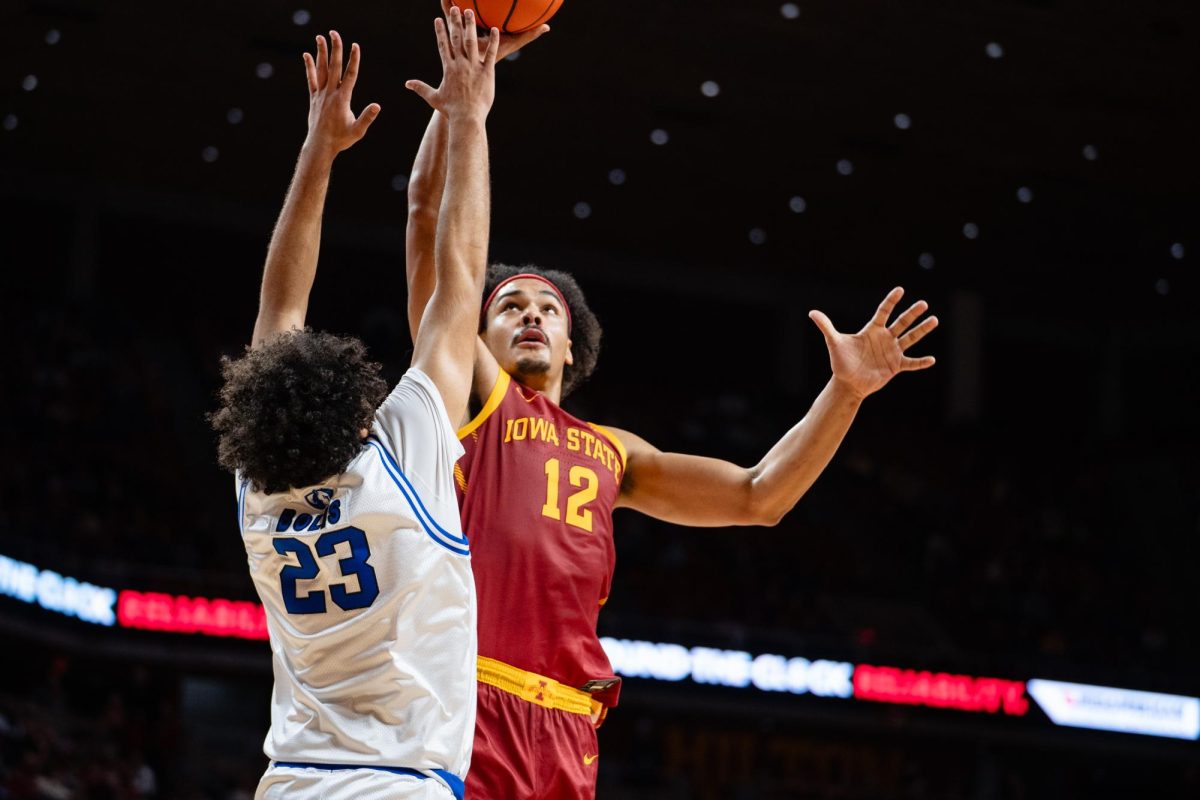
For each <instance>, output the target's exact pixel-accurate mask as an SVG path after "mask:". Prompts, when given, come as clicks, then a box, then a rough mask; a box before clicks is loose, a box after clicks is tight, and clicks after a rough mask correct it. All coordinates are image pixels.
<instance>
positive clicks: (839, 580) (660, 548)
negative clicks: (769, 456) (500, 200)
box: [0, 307, 1200, 690]
mask: <svg viewBox="0 0 1200 800" xmlns="http://www.w3.org/2000/svg"><path fill="white" fill-rule="evenodd" d="M21 313H23V316H22V317H20V318H18V321H19V324H20V325H21V327H22V328H23V329H24V330H25V331H27V334H28V338H27V339H26V341H27V342H28V344H27V345H26V346H22V347H18V348H16V349H15V352H13V353H11V354H10V359H15V360H16V361H17V364H16V370H17V373H18V374H22V375H27V376H29V380H28V381H27V382H25V383H23V384H21V385H20V386H19V388H18V390H17V391H6V392H4V393H2V394H0V412H2V413H3V414H4V415H5V417H6V418H7V419H10V420H19V421H20V424H17V425H12V426H8V428H7V429H6V430H5V431H4V436H5V438H6V439H8V440H9V441H8V442H7V443H6V451H7V452H10V453H16V454H18V457H17V458H6V459H3V460H2V461H0V470H2V472H0V483H2V485H3V486H4V492H5V494H6V495H7V496H8V500H7V502H6V503H5V510H6V513H5V514H4V515H3V516H2V517H0V533H2V540H3V542H4V543H5V544H4V551H5V554H7V555H12V556H15V557H18V558H25V559H26V560H29V561H32V562H34V563H38V564H39V565H40V566H45V567H51V568H54V569H57V570H60V571H63V572H66V573H68V574H74V575H77V576H79V577H81V578H85V579H93V580H96V579H109V580H113V581H119V580H124V581H125V583H124V584H123V585H125V586H128V587H130V588H139V589H150V590H166V591H172V590H175V591H181V592H186V591H198V589H197V588H196V587H197V586H206V587H208V593H209V594H224V595H225V596H229V595H235V596H238V597H250V596H252V594H251V588H250V584H249V581H248V580H247V579H246V577H245V567H244V555H243V552H242V548H241V545H240V543H239V542H238V540H237V538H236V534H235V532H234V531H235V527H234V526H235V519H234V516H235V515H234V502H233V491H232V480H231V479H230V478H229V476H227V475H225V474H224V473H222V472H221V471H220V470H219V468H218V467H217V466H216V464H215V459H214V456H213V449H214V442H213V437H212V435H211V433H210V432H209V431H208V430H207V426H206V423H205V421H204V414H205V412H207V411H210V410H211V409H212V404H213V402H214V401H213V393H214V392H215V390H216V387H217V383H218V380H219V375H218V359H219V355H220V353H221V352H222V351H223V350H224V351H225V352H236V346H230V344H229V340H230V336H229V333H228V332H227V331H214V330H212V329H210V328H207V327H204V326H193V327H191V328H187V327H186V326H185V327H184V328H183V330H181V331H176V332H175V334H182V335H172V336H170V337H149V338H148V337H145V336H143V335H141V334H140V333H139V331H138V330H137V329H136V328H135V327H132V326H130V325H122V324H106V322H105V319H104V318H101V316H98V315H100V312H99V311H98V310H97V309H96V308H95V307H92V308H90V309H89V308H85V309H82V310H79V311H71V312H67V311H62V310H50V309H46V308H42V309H31V310H27V311H24V312H21ZM382 327H383V329H385V330H391V328H390V327H389V326H382ZM368 344H369V345H370V344H371V342H370V341H368ZM402 369H403V364H402V363H392V362H389V363H388V364H387V371H388V372H389V373H390V374H391V375H392V376H395V375H397V374H399V372H400V371H401V370H402ZM608 372H609V373H613V372H616V370H615V369H614V368H612V367H609V368H608ZM814 393H815V392H814ZM654 394H655V402H654V403H653V404H652V405H651V404H631V403H628V402H627V396H626V394H625V387H624V386H622V385H618V384H616V383H614V379H613V378H606V376H605V367H604V365H603V364H602V369H601V372H600V374H599V375H598V376H597V377H596V378H595V379H593V381H592V382H591V384H589V385H587V386H586V387H585V389H584V390H583V391H581V392H580V396H579V397H578V398H576V399H575V401H574V408H575V410H576V411H577V412H578V413H580V414H581V415H584V416H587V417H589V418H593V419H597V420H601V421H604V422H608V423H612V424H616V425H618V426H621V427H627V428H630V429H632V430H635V431H638V432H639V433H642V434H643V435H646V436H647V437H648V438H651V440H652V441H654V443H655V444H657V445H658V446H660V447H663V448H670V449H677V450H681V451H684V452H696V453H701V454H706V455H714V456H719V457H725V458H729V459H731V460H734V461H737V462H738V463H743V464H751V463H754V462H755V461H757V459H758V458H759V457H761V455H762V454H763V453H764V452H765V451H766V450H767V449H768V448H769V447H770V446H771V445H772V444H773V442H774V441H775V440H776V438H777V437H778V436H780V435H781V434H782V433H783V432H784V431H786V430H787V428H788V427H790V425H791V424H793V423H794V422H795V420H796V419H797V418H798V417H799V415H800V414H801V413H802V411H803V408H804V407H806V405H807V402H808V401H807V400H806V399H805V398H803V397H801V398H789V397H784V396H782V395H773V394H758V395H754V396H752V395H751V394H750V392H749V391H739V390H737V389H736V388H731V387H729V386H714V387H712V390H711V391H707V390H705V388H704V387H703V386H701V387H691V386H676V385H673V384H670V383H664V384H663V385H659V386H656V387H654ZM875 402H876V401H875V399H874V398H872V399H871V400H869V401H868V405H867V407H866V408H864V411H863V412H862V414H861V415H860V418H859V420H858V421H857V422H856V425H855V427H854V428H853V429H852V431H851V433H850V435H849V437H848V438H847V440H846V442H845V444H844V445H843V447H842V450H841V451H840V452H839V454H838V456H837V457H836V459H835V460H834V462H833V464H832V465H831V466H830V468H829V469H828V471H827V473H826V474H825V475H824V476H823V477H822V478H821V479H820V480H819V481H818V483H817V484H816V485H815V487H814V488H813V489H812V490H811V491H810V492H809V494H808V495H807V496H806V497H805V498H804V499H803V500H802V501H801V503H800V504H799V505H798V507H797V508H796V509H795V510H794V511H793V512H792V513H790V514H789V515H788V516H787V517H785V518H784V520H783V521H782V522H781V524H780V525H779V526H778V527H777V528H774V529H758V528H745V529H717V530H695V529H681V528H677V527H674V526H670V525H666V524H663V523H659V522H657V521H655V520H651V519H648V518H646V517H643V516H640V515H638V514H635V513H631V512H618V514H617V521H616V538H617V552H618V559H617V571H616V575H615V578H614V582H613V588H612V593H611V597H612V599H611V601H610V603H609V604H608V605H607V606H606V609H605V612H604V614H603V615H602V621H601V627H602V631H603V632H604V633H606V634H609V635H616V636H638V637H646V638H659V639H660V640H661V639H664V638H670V637H671V636H674V637H675V640H676V641H681V642H684V643H705V644H714V645H739V644H742V645H747V646H749V645H751V644H753V643H755V642H760V643H762V645H763V646H766V645H775V646H780V647H787V646H795V647H805V648H806V651H805V654H811V653H812V648H813V647H819V648H822V649H823V650H824V651H826V652H828V653H829V654H831V655H836V654H838V653H846V652H849V651H853V652H854V653H857V654H859V655H863V654H866V655H867V656H870V655H871V654H873V653H874V654H885V655H890V656H891V657H893V658H898V657H908V658H910V659H911V660H910V661H909V662H908V663H910V664H911V665H913V666H925V665H930V664H931V665H935V666H944V667H947V668H952V667H955V666H957V667H958V668H960V669H962V668H971V669H975V670H976V671H977V672H980V673H982V672H987V671H992V672H995V673H998V674H1007V675H1012V676H1014V677H1021V676H1023V675H1024V674H1026V673H1027V672H1028V670H1029V669H1030V668H1031V666H1030V665H1033V664H1036V665H1038V668H1039V669H1041V670H1043V671H1044V670H1045V669H1046V668H1047V665H1049V669H1050V670H1051V671H1053V670H1054V668H1055V665H1058V666H1060V667H1061V669H1059V672H1060V673H1065V674H1069V675H1074V676H1076V677H1078V678H1080V679H1087V678H1089V677H1091V676H1092V674H1093V673H1094V674H1095V675H1096V676H1098V677H1106V678H1107V679H1108V680H1110V681H1123V683H1118V685H1130V684H1133V685H1137V686H1141V687H1142V688H1150V689H1153V688H1158V687H1159V684H1172V683H1173V685H1174V686H1175V688H1176V689H1178V690H1187V689H1189V687H1190V688H1192V689H1197V688H1200V686H1198V685H1197V683H1196V679H1195V678H1194V677H1193V676H1194V672H1195V671H1194V669H1193V668H1192V667H1193V665H1194V664H1195V663H1196V660H1197V656H1198V655H1200V639H1198V637H1197V635H1196V633H1195V626H1194V624H1193V619H1192V617H1193V614H1192V612H1193V611H1194V609H1191V608H1189V607H1188V605H1187V604H1186V603H1181V602H1179V592H1180V591H1181V588H1182V587H1186V586H1188V585H1189V581H1190V578H1189V575H1190V574H1191V570H1192V569H1193V568H1194V567H1195V566H1196V565H1197V563H1200V560H1198V559H1197V550H1198V548H1197V544H1196V542H1197V537H1196V534H1197V533H1198V532H1200V500H1198V498H1197V494H1196V492H1195V491H1192V490H1189V489H1188V487H1195V486H1196V485H1198V484H1200V469H1198V468H1197V466H1196V464H1195V462H1194V460H1192V461H1189V460H1187V458H1186V456H1185V454H1184V452H1183V451H1184V449H1185V448H1186V443H1184V442H1179V443H1177V444H1176V445H1174V446H1172V445H1170V444H1167V445H1164V444H1163V443H1161V442H1140V441H1138V440H1137V439H1136V438H1134V437H1127V438H1125V439H1110V440H1106V441H1099V442H1097V441H1093V442H1090V443H1089V442H1081V443H1079V444H1078V445H1077V446H1076V445H1072V446H1071V447H1069V448H1066V449H1064V448H1063V447H1061V446H1060V447H1057V448H1056V447H1042V448H1037V449H1026V447H1027V446H1026V445H1021V444H1020V443H1019V442H1018V443H1017V444H1014V440H1013V433H1012V430H1011V428H999V427H998V428H995V429H990V428H989V427H987V426H985V425H975V426H969V427H961V426H960V427H958V428H949V427H947V426H946V425H945V424H944V423H941V422H940V421H938V420H937V417H936V415H926V416H925V417H917V418H914V419H908V420H906V421H905V423H904V424H901V425H897V424H896V423H895V420H894V419H892V418H891V417H890V414H891V413H892V411H893V410H894V409H892V408H891V407H888V406H886V405H885V406H883V407H882V408H880V409H875V408H873V407H872V406H871V404H872V403H875ZM568 407H572V403H570V402H569V403H568ZM668 410H669V413H668ZM1028 447H1030V448H1032V443H1030V445H1028ZM18 498H19V499H20V500H19V501H18V500H17V499H18ZM110 585H112V584H110ZM697 636H702V637H703V638H705V639H706V641H704V642H696V641H695V640H696V638H697ZM776 643H777V645H776ZM1179 681H1182V682H1183V683H1182V684H1181V683H1179Z"/></svg>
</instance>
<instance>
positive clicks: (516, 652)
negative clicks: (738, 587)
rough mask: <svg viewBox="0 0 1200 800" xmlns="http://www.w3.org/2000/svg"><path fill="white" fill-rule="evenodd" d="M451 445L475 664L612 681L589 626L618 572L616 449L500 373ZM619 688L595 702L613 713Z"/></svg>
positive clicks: (620, 453) (620, 459)
mask: <svg viewBox="0 0 1200 800" xmlns="http://www.w3.org/2000/svg"><path fill="white" fill-rule="evenodd" d="M458 436H459V439H460V441H461V442H462V445H463V449H464V450H465V451H466V454H465V455H464V456H463V457H462V458H461V459H460V460H459V462H458V465H457V466H456V467H455V470H454V473H455V484H456V485H457V489H458V501H459V507H460V509H461V511H462V522H463V530H467V531H470V532H471V534H470V535H471V562H472V569H473V571H474V573H475V587H476V593H477V596H478V603H479V655H480V656H482V657H486V658H492V659H495V660H497V661H502V662H504V663H506V664H510V665H512V666H514V667H517V668H519V669H523V670H526V671H528V672H533V673H537V674H539V675H544V676H546V677H549V678H553V679H554V680H556V681H558V682H559V683H562V684H565V685H567V686H573V687H575V688H577V689H582V688H584V687H585V685H586V684H588V682H589V681H610V680H614V679H615V677H616V676H615V675H614V674H613V669H612V665H611V664H610V663H609V661H608V656H607V655H605V653H604V650H603V648H601V646H600V639H599V637H597V635H596V622H597V620H598V619H599V616H600V608H601V606H603V605H604V602H605V601H606V600H607V599H608V591H609V586H610V585H611V582H612V574H613V567H614V566H615V565H616V548H615V547H614V545H613V525H612V511H613V505H614V504H615V503H616V501H617V496H618V494H619V493H620V490H621V477H622V476H623V475H624V472H625V448H624V447H623V446H622V445H621V443H620V441H618V439H617V438H616V437H615V436H613V435H612V434H611V433H609V432H608V431H605V430H604V429H603V428H600V427H599V426H597V425H592V424H591V423H588V422H584V421H583V420H580V419H578V418H576V417H574V416H572V415H571V414H568V413H567V412H566V411H563V410H562V409H561V408H560V407H559V406H558V405H557V404H556V403H553V402H551V401H550V400H549V399H547V398H546V397H545V396H544V395H542V394H541V393H540V392H536V391H534V390H532V389H528V388H526V387H524V386H522V385H521V384H519V383H517V382H516V381H514V380H512V379H511V378H510V377H509V375H508V373H506V372H505V371H504V370H500V373H499V376H498V377H497V379H496V384H495V387H494V388H493V389H492V392H491V395H490V396H489V397H488V400H487V402H486V403H485V404H484V407H483V409H482V410H481V411H480V412H479V415H478V416H476V417H475V419H473V420H472V421H471V422H470V423H469V424H468V425H467V426H466V427H464V428H462V429H461V430H460V431H459V432H458ZM619 687H620V684H619V683H614V685H613V686H612V688H610V689H608V690H607V691H599V692H596V693H595V695H594V696H595V698H596V699H597V700H599V701H601V702H602V703H604V704H605V705H609V706H611V705H616V701H617V694H618V691H619Z"/></svg>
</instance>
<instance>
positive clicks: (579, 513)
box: [542, 458, 600, 533]
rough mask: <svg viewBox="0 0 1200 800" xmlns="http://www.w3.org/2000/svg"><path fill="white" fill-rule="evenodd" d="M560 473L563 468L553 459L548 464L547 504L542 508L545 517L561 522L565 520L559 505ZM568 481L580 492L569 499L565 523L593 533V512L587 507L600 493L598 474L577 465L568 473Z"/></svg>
mask: <svg viewBox="0 0 1200 800" xmlns="http://www.w3.org/2000/svg"><path fill="white" fill-rule="evenodd" d="M560 472H561V466H560V464H559V462H558V459H557V458H552V459H550V460H549V461H547V462H546V502H545V504H544V505H543V506H542V516H543V517H549V518H550V519H559V520H561V519H562V518H563V517H562V511H561V510H560V508H559V504H558V486H559V481H560V480H561V479H562V476H561V474H560ZM567 480H568V481H570V483H571V485H572V486H574V487H575V488H577V489H579V491H577V492H575V493H574V494H572V495H571V496H570V497H568V498H567V518H566V520H565V522H566V523H567V524H568V525H571V526H573V527H576V528H579V529H580V530H584V531H587V532H588V533H591V532H592V512H591V509H588V508H586V507H585V506H587V504H588V503H590V502H592V501H593V500H595V499H596V494H597V493H598V492H599V491H600V486H599V481H598V480H597V478H596V473H595V472H592V471H591V470H590V469H588V468H587V467H581V466H579V465H575V466H573V467H571V469H570V470H569V471H568V472H567Z"/></svg>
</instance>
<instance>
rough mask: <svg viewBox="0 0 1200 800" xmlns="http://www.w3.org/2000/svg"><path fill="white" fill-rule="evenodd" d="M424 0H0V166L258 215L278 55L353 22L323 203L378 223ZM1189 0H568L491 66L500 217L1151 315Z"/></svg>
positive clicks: (400, 135)
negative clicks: (1097, 286) (1092, 302)
mask: <svg viewBox="0 0 1200 800" xmlns="http://www.w3.org/2000/svg"><path fill="white" fill-rule="evenodd" d="M436 8H437V4H436V3H435V2H432V0H430V2H416V0H407V2H403V3H400V2H395V3H358V4H346V3H333V2H328V1H327V0H315V1H314V0H294V2H286V3H285V2H278V1H277V0H270V1H269V2H255V3H232V2H215V3H213V2H208V3H196V2H183V3H172V4H166V5H162V4H159V5H147V4H140V3H137V4H129V3H94V2H83V0H31V1H22V2H17V3H13V4H10V5H9V6H8V7H7V9H6V11H5V12H4V13H3V15H2V17H0V18H3V20H4V23H5V30H6V33H7V37H8V39H9V43H10V44H9V46H8V47H7V48H6V49H5V52H4V55H3V56H0V63H2V64H3V69H2V70H0V86H2V87H3V88H0V116H2V117H4V130H2V131H0V167H2V168H3V171H4V172H5V173H6V174H7V175H8V176H10V177H9V178H8V179H6V183H7V184H8V186H7V187H6V190H5V191H6V192H9V193H27V194H29V195H30V196H45V195H47V194H52V195H59V194H63V193H66V194H83V195H87V194H92V195H94V196H100V197H109V196H125V197H136V198H141V200H139V201H138V202H141V203H143V204H144V205H146V206H147V207H151V208H156V207H167V206H171V205H172V204H176V205H183V206H189V207H191V208H193V209H200V211H198V212H196V213H200V214H201V215H203V214H206V213H209V211H211V216H212V218H213V219H214V220H216V219H218V218H222V219H225V220H226V221H229V220H235V219H237V218H240V217H245V218H248V219H254V220H256V222H255V223H254V224H255V225H257V226H258V227H257V228H255V230H263V224H264V221H269V219H270V216H271V215H273V213H274V212H275V209H276V208H277V204H278V202H279V199H280V197H281V196H282V192H283V189H284V187H285V185H286V181H287V178H288V174H289V170H290V166H291V163H292V161H293V159H294V157H295V152H296V150H297V147H298V145H299V143H300V141H301V140H302V138H303V135H304V122H305V103H306V97H305V85H304V79H303V73H302V68H301V62H300V56H299V54H300V52H301V51H302V50H303V49H304V48H305V47H308V46H310V45H311V42H312V37H313V36H314V35H315V34H316V33H318V32H321V31H325V30H328V28H330V27H333V26H336V27H337V28H338V29H339V30H340V31H342V32H343V34H344V35H345V37H346V38H347V39H351V40H354V41H358V42H360V43H361V44H362V47H363V51H364V63H363V71H362V77H361V80H360V83H359V89H358V91H357V97H356V105H358V106H360V107H361V105H362V104H365V103H367V102H370V101H377V102H380V103H381V104H382V105H383V109H384V110H383V113H382V115H381V117H380V119H379V120H378V122H377V123H376V124H375V126H374V127H373V129H372V130H371V132H370V134H369V136H368V137H367V139H366V140H365V141H364V142H363V143H361V144H360V145H359V146H357V147H356V148H355V149H354V150H353V151H352V152H350V153H348V154H346V155H345V156H343V157H342V158H341V160H340V162H339V164H338V166H337V168H336V175H335V183H334V190H333V193H332V196H331V199H330V211H329V216H330V218H331V220H332V222H333V224H334V225H337V224H339V223H340V224H344V225H346V226H348V227H347V230H352V231H360V232H361V235H362V236H363V237H364V238H366V239H370V240H372V241H376V242H377V243H378V244H379V246H381V247H388V248H395V247H398V245H399V242H400V241H401V238H400V237H401V235H402V233H401V231H402V223H403V218H404V199H405V198H404V194H403V192H402V191H401V190H400V189H402V187H403V185H404V181H405V176H407V174H408V172H409V171H410V165H411V158H412V155H413V153H414V152H415V148H416V144H417V142H418V140H419V137H420V133H421V131H422V129H423V126H424V122H425V119H426V118H427V114H426V110H425V108H424V107H423V105H422V103H421V102H420V101H419V100H418V99H417V98H416V97H415V96H412V95H410V94H409V93H407V92H406V91H405V89H404V88H403V81H404V80H405V79H406V78H410V77H420V78H423V79H425V80H427V81H431V82H432V81H434V80H436V78H437V75H438V66H437V60H436V52H435V49H434V46H433V37H432V32H431V25H430V21H431V19H432V16H433V13H434V12H435V10H436ZM298 12H301V13H298ZM1198 20H1200V11H1198V10H1197V6H1196V4H1194V3H1189V2H1186V0H1166V1H1164V2H1160V3H1155V4H1149V5H1147V4H1135V3H1132V2H1124V3H1103V4H1095V3H1086V2H1082V0H1024V1H1019V0H1008V1H1002V0H991V1H990V2H984V1H976V2H966V3H964V2H957V1H955V0H920V2H909V3H895V2H891V3H878V2H863V1H862V0H846V1H841V2H832V1H831V0H809V2H802V3H798V4H790V3H789V4H784V3H780V2H778V0H739V1H738V2H715V0H697V1H695V2H688V3H683V2H665V3H656V4H647V3H633V2H613V0H605V1H604V2H598V1H597V0H567V2H566V4H565V5H564V7H563V9H562V11H561V12H560V13H559V15H558V16H557V17H556V18H555V19H554V21H553V28H554V29H553V31H552V32H551V33H550V34H549V35H548V36H547V37H546V38H545V39H543V40H542V41H539V42H537V43H536V44H535V45H533V46H532V47H530V48H529V49H528V50H527V51H526V52H525V53H523V54H521V56H520V58H519V59H518V60H516V61H515V62H514V63H507V64H503V65H501V70H500V77H499V91H498V100H497V103H496V106H495V109H494V111H493V116H492V121H491V129H492V153H493V173H494V177H495V214H494V237H495V239H496V241H497V242H498V243H500V244H498V249H500V250H505V249H507V250H512V251H516V252H518V253H522V254H523V253H524V252H531V253H534V254H539V253H543V252H545V253H557V254H560V255H559V256H558V258H564V257H566V258H568V259H569V258H572V257H578V258H579V259H580V261H581V262H588V264H589V266H588V267H587V268H588V269H590V270H592V271H593V272H594V271H597V270H609V271H610V273H611V275H612V276H613V277H614V279H615V280H620V277H619V276H620V275H621V273H622V272H625V273H629V274H630V276H631V278H632V277H633V275H634V274H636V275H637V276H640V277H645V274H646V272H647V271H650V272H654V271H655V270H659V269H661V270H662V271H663V274H664V275H668V274H669V275H672V276H677V275H681V274H690V275H693V276H696V277H698V278H700V277H702V278H703V279H704V282H705V283H707V284H708V285H710V286H712V287H714V288H716V289H717V290H720V289H721V287H722V286H724V285H727V284H728V283H730V282H733V283H741V282H743V281H750V282H752V283H753V285H755V286H757V287H759V290H762V289H764V288H765V289H769V288H770V287H772V286H774V285H777V284H778V285H788V284H789V283H790V282H793V281H795V280H797V279H800V280H813V281H819V282H824V283H843V282H851V283H859V282H865V283H868V284H870V285H872V286H873V285H875V284H878V285H880V286H886V285H891V284H893V283H895V282H898V281H906V280H907V281H918V282H922V281H923V282H925V283H931V284H933V285H940V286H947V285H952V286H967V287H979V288H984V289H987V290H990V291H992V292H996V293H999V295H1000V296H1003V297H1009V298H1021V297H1025V298H1029V297H1031V296H1042V295H1043V294H1048V295H1049V296H1051V297H1053V298H1054V302H1055V303H1059V304H1061V303H1062V302H1064V301H1067V300H1068V298H1069V297H1070V292H1072V291H1077V290H1080V289H1083V288H1084V287H1085V286H1087V285H1088V283H1089V282H1090V281H1093V280H1095V279H1098V278H1103V280H1104V281H1105V284H1104V286H1105V288H1104V291H1105V292H1110V291H1111V292H1112V294H1113V295H1114V296H1119V297H1122V298H1125V299H1126V300H1133V301H1134V302H1133V305H1134V306H1136V307H1138V308H1144V310H1145V313H1147V314H1149V315H1153V314H1157V313H1159V312H1158V309H1159V308H1160V306H1159V305H1156V304H1161V303H1162V302H1166V301H1165V300H1164V297H1165V296H1166V295H1167V294H1174V295H1176V296H1178V295H1179V294H1181V293H1185V292H1186V293H1190V292H1188V291H1187V290H1189V289H1195V288H1196V287H1197V280H1196V278H1195V273H1196V270H1195V269H1194V268H1191V267H1189V264H1194V261H1195V258H1196V256H1197V255H1200V239H1198V238H1197V236H1196V234H1197V226H1196V219H1197V218H1198V217H1200V201H1198V200H1197V192H1196V179H1197V177H1198V173H1197V169H1196V161H1197V159H1196V157H1195V148H1196V146H1197V145H1196V143H1197V142H1198V141H1200V124H1198V123H1197V121H1196V120H1197V117H1196V115H1194V113H1192V112H1193V110H1194V109H1193V108H1192V106H1194V91H1195V86H1196V79H1197V77H1198V70H1197V65H1198V56H1197V49H1196V48H1195V46H1194V43H1195V41H1196V34H1197V25H1196V23H1197V21H1198ZM655 131H661V132H665V139H666V141H665V143H662V144H655V143H654V140H653V139H652V137H653V136H657V138H658V139H659V140H660V141H661V140H662V139H663V138H664V135H663V134H662V133H659V134H655V133H654V132H655ZM614 171H619V172H614ZM205 209H208V211H205ZM267 224H269V222H268V223H267ZM971 226H974V227H971ZM972 235H973V236H974V238H971V236H972ZM506 243H507V244H506ZM522 248H524V249H522ZM561 254H576V255H575V256H571V255H567V256H563V255H561ZM923 254H924V255H923ZM501 255H502V256H505V257H508V258H519V257H521V256H520V255H508V254H507V253H504V252H502V253H501ZM567 266H569V265H567ZM1164 281H1165V283H1164ZM1093 291H1094V290H1093Z"/></svg>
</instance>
